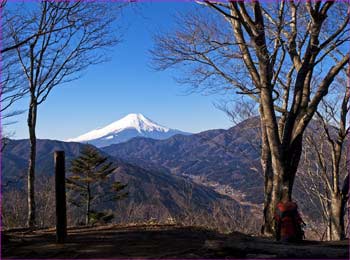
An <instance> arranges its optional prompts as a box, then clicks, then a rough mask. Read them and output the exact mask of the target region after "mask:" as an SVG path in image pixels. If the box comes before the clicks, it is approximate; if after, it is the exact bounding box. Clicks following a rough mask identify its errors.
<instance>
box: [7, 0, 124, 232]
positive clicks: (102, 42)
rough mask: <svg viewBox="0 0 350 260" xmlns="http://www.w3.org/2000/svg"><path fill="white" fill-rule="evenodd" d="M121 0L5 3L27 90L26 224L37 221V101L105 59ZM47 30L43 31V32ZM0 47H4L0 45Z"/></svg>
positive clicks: (114, 37)
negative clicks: (12, 7)
mask: <svg viewBox="0 0 350 260" xmlns="http://www.w3.org/2000/svg"><path fill="white" fill-rule="evenodd" d="M124 5H125V4H124V3H97V2H96V3H91V2H86V1H74V2H69V1H68V2H67V1H59V2H55V1H42V2H37V3H31V8H28V9H23V8H22V9H21V10H19V9H18V10H17V9H16V10H15V11H13V10H10V9H6V7H8V6H9V5H6V6H5V8H4V10H3V13H4V19H5V21H6V23H7V28H6V30H8V33H9V35H10V38H9V44H8V46H12V47H13V46H15V47H14V48H12V47H11V50H6V51H8V52H10V51H12V50H14V51H15V52H16V62H17V66H18V67H20V68H21V70H22V73H23V75H24V76H25V78H26V91H28V95H29V100H30V101H29V109H28V118H27V123H28V129H29V139H30V157H29V167H28V226H29V227H33V226H35V199H34V179H35V159H36V132H35V129H36V123H37V114H38V106H39V105H40V104H42V103H43V102H44V101H45V100H46V99H47V97H48V96H49V94H50V93H51V91H52V90H53V88H55V87H56V86H59V85H62V84H63V83H68V82H71V81H73V80H75V79H77V78H79V77H80V76H81V72H82V71H83V70H85V69H86V68H88V67H89V66H91V65H95V64H99V63H101V62H104V61H106V57H107V56H106V54H107V52H106V51H107V50H108V48H110V47H112V46H114V45H116V44H117V43H118V42H119V41H120V33H118V29H119V26H118V25H117V24H116V21H117V19H118V17H119V15H120V12H119V10H120V8H121V7H123V6H124ZM44 32H45V33H44ZM3 51H4V50H3Z"/></svg>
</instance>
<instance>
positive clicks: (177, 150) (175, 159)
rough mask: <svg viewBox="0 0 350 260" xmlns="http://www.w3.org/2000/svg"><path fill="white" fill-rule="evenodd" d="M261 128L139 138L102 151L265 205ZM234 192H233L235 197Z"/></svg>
mask: <svg viewBox="0 0 350 260" xmlns="http://www.w3.org/2000/svg"><path fill="white" fill-rule="evenodd" d="M259 131H260V122H259V119H258V118H253V119H250V120H247V121H244V122H242V123H240V124H238V125H236V126H234V127H232V128H230V129H228V130H223V129H216V130H209V131H205V132H201V133H198V134H193V135H190V136H185V135H176V136H173V137H170V138H168V139H166V140H152V139H148V138H134V139H132V140H129V141H127V142H124V143H120V144H115V145H111V146H107V147H103V148H102V151H104V152H106V153H107V154H110V155H112V156H114V157H117V158H120V159H121V160H123V161H125V162H129V163H132V164H136V165H139V166H140V167H143V168H145V169H148V170H150V171H152V170H155V169H162V170H163V171H165V172H168V173H170V174H173V175H177V176H186V177H189V178H191V179H192V180H193V181H196V182H198V183H201V184H206V185H208V186H211V187H213V188H216V189H217V190H218V191H219V190H221V191H222V192H224V191H225V190H226V192H228V193H234V194H232V195H233V196H241V197H242V196H243V197H244V200H245V201H249V202H250V203H254V204H261V203H262V202H263V183H264V180H263V176H262V175H261V168H260V167H261V166H260V137H259ZM230 189H231V191H229V190H230Z"/></svg>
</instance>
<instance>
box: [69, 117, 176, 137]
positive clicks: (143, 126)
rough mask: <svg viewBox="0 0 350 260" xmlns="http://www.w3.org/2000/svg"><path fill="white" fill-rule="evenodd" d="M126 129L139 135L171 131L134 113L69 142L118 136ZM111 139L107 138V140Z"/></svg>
mask: <svg viewBox="0 0 350 260" xmlns="http://www.w3.org/2000/svg"><path fill="white" fill-rule="evenodd" d="M126 129H135V130H137V132H139V133H142V132H153V131H157V132H163V133H167V132H169V130H170V129H169V128H166V127H164V126H161V125H158V124H157V123H155V122H153V121H152V120H150V119H148V118H147V117H145V116H144V115H142V114H140V113H138V114H135V113H133V114H128V115H127V116H125V117H123V118H122V119H120V120H118V121H115V122H113V123H111V124H109V125H107V126H105V127H103V128H99V129H95V130H92V131H90V132H88V133H86V134H83V135H81V136H78V137H77V138H72V139H69V140H67V141H68V142H87V141H90V140H95V139H98V138H101V137H104V136H107V135H113V134H117V133H119V132H121V131H124V130H126ZM109 138H110V137H109V136H107V139H109Z"/></svg>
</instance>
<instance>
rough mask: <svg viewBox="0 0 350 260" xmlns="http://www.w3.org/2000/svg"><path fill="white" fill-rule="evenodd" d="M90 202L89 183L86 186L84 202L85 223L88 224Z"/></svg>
mask: <svg viewBox="0 0 350 260" xmlns="http://www.w3.org/2000/svg"><path fill="white" fill-rule="evenodd" d="M90 204H91V194H90V185H89V184H88V186H87V202H86V219H85V225H89V224H90Z"/></svg>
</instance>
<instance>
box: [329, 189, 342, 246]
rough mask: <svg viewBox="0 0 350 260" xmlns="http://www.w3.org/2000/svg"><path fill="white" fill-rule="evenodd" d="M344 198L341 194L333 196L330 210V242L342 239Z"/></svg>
mask: <svg viewBox="0 0 350 260" xmlns="http://www.w3.org/2000/svg"><path fill="white" fill-rule="evenodd" d="M341 219H342V197H341V194H340V193H339V192H338V193H333V194H332V196H331V208H330V235H331V237H330V240H340V239H341V238H342V231H343V230H344V227H343V230H342V227H341V222H342V221H341Z"/></svg>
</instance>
